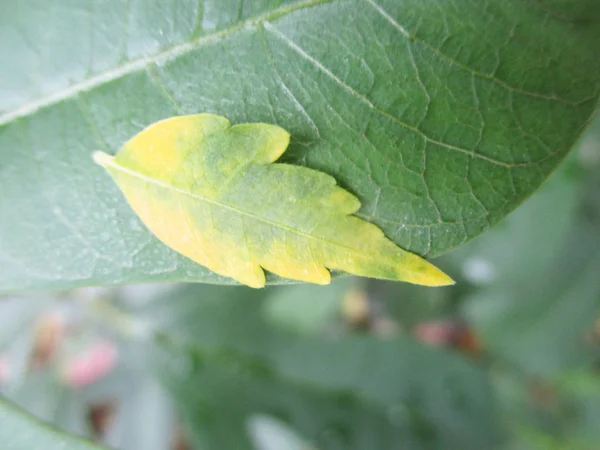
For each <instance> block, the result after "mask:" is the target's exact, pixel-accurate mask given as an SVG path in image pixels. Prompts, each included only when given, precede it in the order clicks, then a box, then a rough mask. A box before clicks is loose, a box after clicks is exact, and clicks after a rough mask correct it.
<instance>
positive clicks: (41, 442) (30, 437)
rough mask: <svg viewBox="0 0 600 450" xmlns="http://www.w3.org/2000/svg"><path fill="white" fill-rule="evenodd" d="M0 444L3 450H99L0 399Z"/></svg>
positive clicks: (95, 446)
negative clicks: (0, 443)
mask: <svg viewBox="0 0 600 450" xmlns="http://www.w3.org/2000/svg"><path fill="white" fill-rule="evenodd" d="M0 442H2V448H3V449H5V450H37V449H40V450H42V449H43V450H101V449H102V448H103V447H100V446H98V445H95V444H93V443H91V442H88V441H86V440H84V439H81V438H77V437H75V436H69V435H68V434H66V433H63V432H61V431H59V430H58V429H55V428H52V427H51V426H49V425H46V424H44V423H42V422H40V421H39V420H37V419H34V418H33V417H32V416H29V415H27V414H26V413H24V412H23V411H21V410H19V409H18V408H16V407H15V406H13V405H12V404H11V403H9V402H7V401H6V400H4V399H3V398H1V397H0Z"/></svg>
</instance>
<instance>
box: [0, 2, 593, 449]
mask: <svg viewBox="0 0 600 450" xmlns="http://www.w3.org/2000/svg"><path fill="white" fill-rule="evenodd" d="M599 93H600V2H598V1H597V0H511V1H508V0H482V1H470V0H452V1H450V0H448V1H441V0H378V1H374V0H332V1H328V0H297V1H294V0H252V1H250V0H247V1H237V0H225V1H223V0H205V1H200V2H197V1H196V0H193V1H192V0H189V1H188V0H166V1H163V0H129V1H127V0H122V1H121V0H118V1H111V2H107V1H99V0H94V1H80V0H72V1H70V0H59V1H56V2H52V4H51V5H50V4H49V3H47V2H43V1H41V0H24V1H21V0H19V1H18V2H9V1H4V2H0V292H2V295H3V296H2V297H0V394H1V395H2V398H1V399H0V448H1V449H2V450H5V449H6V450H30V449H44V450H46V449H48V450H58V449H60V450H79V449H90V450H91V449H100V448H112V449H121V450H140V449H143V450H188V449H189V450H191V449H198V450H206V449H208V450H213V449H219V450H221V449H223V450H238V449H240V450H301V449H302V450H330V449H331V450H337V449H340V450H342V449H343V450H347V449H357V450H388V449H389V450H397V449H403V450H437V449H442V450H453V449H457V450H471V449H472V450H481V449H498V450H529V449H533V450H537V449H540V450H546V449H557V450H559V449H560V450H565V449H566V450H597V449H598V448H599V445H598V442H600V432H599V430H600V426H599V425H600V374H599V369H600V365H599V363H600V194H599V193H600V118H599V117H598V116H596V119H595V120H593V111H594V109H595V108H596V107H597V102H598V95H599ZM198 112H212V113H216V114H222V115H224V116H227V117H228V118H229V119H230V120H231V121H232V123H242V122H260V121H263V122H267V123H276V124H278V125H280V126H282V127H284V128H285V129H287V130H288V131H290V133H291V134H292V136H293V139H292V144H291V146H290V151H289V156H288V158H287V159H286V161H285V162H288V163H293V164H299V165H305V166H307V167H311V168H314V169H318V170H321V171H324V172H326V173H329V174H330V175H333V176H334V177H335V178H336V180H337V181H338V182H339V183H340V185H342V186H343V187H344V188H346V189H348V190H349V191H351V192H352V193H353V194H355V195H357V196H358V197H359V198H360V200H361V202H362V205H363V207H362V209H361V211H360V212H359V215H360V216H361V217H362V218H364V219H366V220H369V221H372V222H374V223H375V224H377V225H378V226H379V227H380V228H381V229H382V230H384V232H385V234H386V236H388V237H389V238H390V239H392V240H393V241H394V242H395V243H396V244H398V245H400V246H402V247H403V248H406V249H408V250H411V251H413V252H416V253H419V254H421V255H423V256H426V257H433V256H438V255H441V256H440V257H439V258H438V259H436V261H435V262H436V264H437V265H439V266H440V267H441V268H442V269H444V270H445V271H446V272H447V273H449V274H450V275H451V276H452V277H453V278H455V279H456V280H457V285H456V286H453V287H448V288H440V289H426V288H421V287H417V286H412V285H408V284H402V283H391V282H383V281H377V280H366V279H361V278H356V277H337V278H336V279H335V280H334V282H333V283H332V284H331V285H329V286H325V287H319V286H308V285H287V286H268V287H267V288H265V289H263V290H252V289H247V288H243V287H237V286H219V285H218V284H210V283H225V282H226V280H224V279H222V278H220V277H217V276H216V275H214V274H212V273H210V272H208V271H207V270H204V269H203V268H202V267H198V266H196V265H194V264H192V263H191V262H189V261H187V260H186V259H185V258H183V257H180V256H178V255H176V254H174V253H173V252H171V251H170V250H168V249H167V248H166V247H164V246H163V245H162V244H160V243H159V242H158V241H157V240H156V239H154V238H153V237H152V236H151V235H150V234H149V233H148V232H147V231H146V230H145V228H144V227H143V226H142V225H141V223H140V222H139V221H138V220H137V219H136V218H135V216H133V215H132V213H131V211H130V210H129V208H128V207H127V205H126V203H125V201H124V200H123V198H122V197H121V196H120V194H119V192H118V191H117V190H116V188H115V187H114V186H112V185H111V183H110V180H108V179H107V177H105V176H104V174H102V172H101V171H100V170H99V169H97V168H95V167H94V165H93V163H92V161H91V158H90V154H91V153H92V151H94V150H103V151H106V152H108V153H114V152H115V151H116V149H117V148H119V147H120V145H121V144H122V143H123V142H124V141H125V140H126V139H127V138H129V137H130V136H132V135H133V134H135V133H136V132H137V131H139V130H141V129H142V128H144V127H145V126H146V125H148V124H150V123H152V122H154V121H156V120H159V119H161V118H164V117H168V116H172V115H176V114H182V113H198ZM586 127H587V128H586ZM584 129H585V130H586V132H585V133H583V130H584ZM571 148H574V150H573V151H571V152H570V153H569V150H570V149H571ZM546 179H547V181H546ZM521 203H522V205H521ZM519 205H521V206H519ZM517 206H519V208H517V209H516V210H515V208H516V207H517ZM513 210H515V211H514V212H512V211H513ZM511 212H512V213H511ZM509 213H510V215H509ZM505 217H506V218H505ZM501 219H504V220H501ZM449 250H452V251H449ZM183 281H188V282H200V283H187V284H183V283H180V282H183ZM269 281H270V282H271V284H278V283H281V280H279V279H277V278H275V277H270V278H269ZM137 283H145V284H137ZM117 285H118V286H117Z"/></svg>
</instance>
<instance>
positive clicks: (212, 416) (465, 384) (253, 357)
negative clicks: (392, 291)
mask: <svg viewBox="0 0 600 450" xmlns="http://www.w3.org/2000/svg"><path fill="white" fill-rule="evenodd" d="M288 288H289V287H281V288H276V289H280V290H287V289H288ZM269 289H272V288H269ZM167 300H168V301H167ZM267 300H268V291H267V295H265V291H257V290H251V289H247V288H224V287H212V286H189V287H184V288H181V289H180V290H179V291H176V292H171V293H169V294H168V298H157V299H155V301H154V302H153V303H152V304H148V305H146V310H145V311H144V310H138V311H136V312H135V315H136V317H137V318H138V319H140V320H150V322H154V328H155V329H156V330H159V331H160V339H157V342H158V344H159V346H160V348H162V349H163V350H164V351H163V352H161V353H160V354H161V356H162V357H160V358H155V359H154V362H155V363H156V367H157V369H158V370H159V373H161V375H162V377H163V379H164V380H165V383H166V385H167V386H168V388H169V390H170V391H171V392H172V394H173V396H174V398H175V401H176V404H177V407H178V408H179V409H180V411H181V412H182V415H183V417H184V419H185V420H186V423H187V428H188V433H189V435H190V436H191V438H192V439H193V441H194V443H195V445H196V447H197V448H199V449H205V448H206V449H213V448H235V449H240V450H245V449H251V448H252V447H251V445H250V439H249V429H248V426H249V423H251V422H252V419H253V418H254V417H256V415H260V416H263V415H267V416H271V417H275V418H277V419H278V420H280V421H283V422H284V423H286V424H288V425H289V427H290V428H291V429H292V430H293V431H294V432H295V433H296V434H297V435H298V436H301V437H302V438H303V439H304V440H306V441H307V442H310V444H311V445H312V446H314V447H315V448H318V449H323V450H330V449H344V450H350V449H360V450H371V449H373V450H375V449H376V450H382V449H396V448H403V449H407V450H411V449H415V450H420V449H423V448H444V449H448V450H451V449H460V450H462V449H466V448H495V447H494V446H495V444H496V443H497V442H498V440H499V439H500V436H501V431H500V430H499V428H498V425H497V422H496V420H495V419H496V418H495V411H494V401H493V398H492V397H491V392H490V389H489V386H488V383H487V380H486V378H485V375H484V373H483V371H481V370H479V369H477V368H476V367H473V366H472V365H470V364H469V363H468V362H467V361H465V360H463V359H462V358H461V357H460V356H459V355H455V354H449V353H446V352H444V351H441V350H438V349H430V348H427V347H424V346H422V345H420V344H418V343H416V342H412V341H410V340H408V339H398V338H394V339H388V340H377V339H373V338H368V337H348V336H336V337H335V338H326V337H322V338H316V337H312V338H309V337H302V336H297V335H292V334H288V333H284V332H281V331H280V330H278V329H276V328H273V327H271V326H269V325H268V323H266V322H265V321H264V320H263V319H262V311H261V309H260V306H261V305H263V304H264V302H265V301H267ZM152 318H155V320H159V321H160V323H157V322H156V321H153V320H151V319H152Z"/></svg>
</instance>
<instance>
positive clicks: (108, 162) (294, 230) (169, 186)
mask: <svg viewBox="0 0 600 450" xmlns="http://www.w3.org/2000/svg"><path fill="white" fill-rule="evenodd" d="M100 153H101V152H100ZM103 155H106V154H104V153H103ZM106 156H108V158H106ZM106 156H105V157H104V158H103V161H102V165H105V167H106V166H110V167H111V168H114V169H116V170H120V171H121V172H123V173H126V174H127V175H130V176H132V177H134V178H138V179H140V180H143V181H145V182H146V183H150V184H154V185H156V186H160V187H162V188H164V189H167V190H170V191H173V192H177V193H179V194H182V195H185V196H188V197H191V198H193V199H196V200H199V201H202V202H206V203H209V204H211V205H214V206H218V207H221V208H223V209H228V210H229V211H232V212H234V213H237V214H240V215H242V216H247V217H249V218H251V219H254V220H257V221H259V222H264V223H266V224H268V225H271V226H273V227H276V228H281V229H283V230H285V231H288V232H290V233H296V234H298V235H300V236H303V237H305V238H307V239H313V240H317V241H322V242H324V243H326V244H329V245H335V246H337V247H342V248H345V249H348V250H351V251H353V252H359V253H360V254H363V253H364V252H362V251H360V250H359V249H357V248H354V247H350V246H348V245H344V244H342V243H339V242H333V241H329V240H327V239H325V238H322V237H320V236H315V235H312V234H308V233H306V232H305V231H302V230H299V229H297V228H294V227H291V226H289V225H286V224H282V223H279V222H274V221H272V220H269V219H267V218H266V217H262V216H257V215H256V214H253V213H251V212H250V211H245V210H242V209H239V208H238V207H236V206H235V205H230V204H229V203H224V202H221V201H218V200H214V199H211V198H208V197H204V196H202V195H199V194H196V193H193V192H190V191H186V190H185V189H181V188H178V187H176V186H173V185H172V184H168V183H165V182H163V181H161V180H157V179H156V178H152V177H149V176H147V175H144V174H142V173H140V172H136V171H134V170H131V169H129V168H127V167H124V166H122V165H121V164H118V163H116V162H115V159H114V157H112V156H109V155H106Z"/></svg>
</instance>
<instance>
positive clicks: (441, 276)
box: [422, 264, 456, 287]
mask: <svg viewBox="0 0 600 450" xmlns="http://www.w3.org/2000/svg"><path fill="white" fill-rule="evenodd" d="M423 276H424V279H423V283H422V284H423V285H425V286H432V287H441V286H453V285H455V284H456V281H454V280H453V279H452V278H450V277H449V276H448V275H447V274H446V273H445V272H443V271H441V270H440V269H438V268H437V267H435V266H434V265H433V264H429V267H428V268H427V270H426V271H425V273H423Z"/></svg>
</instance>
